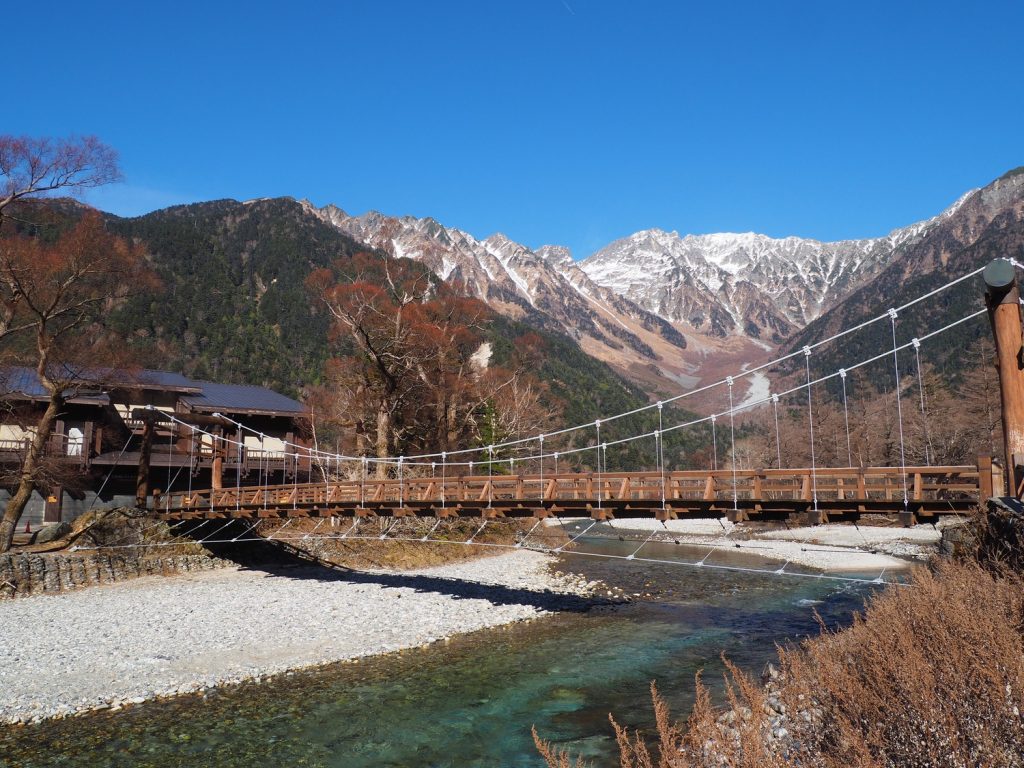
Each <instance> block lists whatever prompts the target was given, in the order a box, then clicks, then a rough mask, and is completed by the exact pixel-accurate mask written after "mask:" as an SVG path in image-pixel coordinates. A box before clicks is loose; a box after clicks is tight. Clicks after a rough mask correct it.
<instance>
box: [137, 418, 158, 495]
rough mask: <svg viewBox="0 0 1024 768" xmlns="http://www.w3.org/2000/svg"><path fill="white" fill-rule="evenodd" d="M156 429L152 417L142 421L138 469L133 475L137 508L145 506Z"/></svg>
mask: <svg viewBox="0 0 1024 768" xmlns="http://www.w3.org/2000/svg"><path fill="white" fill-rule="evenodd" d="M155 430H156V423H155V422H154V421H153V420H152V419H143V421H142V445H141V446H140V447H139V469H138V472H137V473H136V475H135V506H136V507H138V508H139V509H145V508H146V500H147V497H148V496H149V463H150V455H151V454H152V452H153V432H154V431H155Z"/></svg>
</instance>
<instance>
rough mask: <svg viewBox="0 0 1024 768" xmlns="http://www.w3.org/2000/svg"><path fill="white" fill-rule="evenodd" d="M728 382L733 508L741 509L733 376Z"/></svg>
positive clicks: (727, 379) (728, 378)
mask: <svg viewBox="0 0 1024 768" xmlns="http://www.w3.org/2000/svg"><path fill="white" fill-rule="evenodd" d="M726 383H727V384H728V385H729V442H730V444H731V448H730V450H731V451H732V461H731V464H732V508H733V510H736V509H739V497H738V496H737V487H736V415H735V411H734V409H733V402H732V376H729V377H727V378H726Z"/></svg>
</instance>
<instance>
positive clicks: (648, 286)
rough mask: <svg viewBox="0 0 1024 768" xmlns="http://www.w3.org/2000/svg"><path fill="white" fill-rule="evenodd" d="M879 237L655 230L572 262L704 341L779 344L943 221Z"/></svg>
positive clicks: (939, 218) (597, 280) (943, 216)
mask: <svg viewBox="0 0 1024 768" xmlns="http://www.w3.org/2000/svg"><path fill="white" fill-rule="evenodd" d="M964 199H965V198H961V200H958V201H957V202H956V203H954V205H953V206H951V207H950V208H949V209H948V210H947V211H945V212H943V213H942V214H940V215H939V216H937V217H935V218H934V219H930V220H928V221H925V222H919V223H917V224H913V225H911V226H909V227H905V228H902V229H897V230H895V231H893V232H891V233H890V234H889V235H888V236H886V237H884V238H875V239H864V240H844V241H839V242H834V243H824V242H820V241H818V240H809V239H804V238H799V237H786V238H781V239H776V238H770V237H767V236H766V235H759V234H755V233H752V232H749V233H745V234H730V233H721V234H712V235H686V236H685V237H683V236H680V235H679V234H678V233H676V232H664V231H662V230H659V229H651V230H645V231H642V232H637V233H636V234H633V235H630V236H629V237H626V238H623V239H621V240H617V241H615V242H613V243H611V244H610V245H608V246H606V247H605V248H602V249H601V250H599V251H597V252H596V253H595V254H593V255H592V256H590V257H588V258H587V259H585V260H584V261H583V262H581V263H580V267H581V269H582V270H583V271H584V272H585V273H586V274H587V275H588V276H589V277H590V278H591V279H592V280H593V281H594V282H595V283H598V284H599V285H602V286H605V287H607V288H610V289H612V290H613V291H615V292H617V293H619V294H621V295H623V296H626V297H627V298H629V299H632V300H633V301H635V302H636V303H637V304H639V305H640V306H642V307H644V308H645V309H647V310H650V311H651V312H654V313H656V314H658V315H660V316H661V317H663V318H665V319H666V320H669V321H672V322H678V323H684V324H686V325H687V326H690V327H691V328H693V329H695V330H697V331H700V332H703V333H706V334H710V335H713V336H728V335H735V334H738V335H746V336H750V337H752V338H755V339H763V340H766V341H770V342H774V343H780V342H782V341H784V340H785V339H786V338H787V337H788V336H790V335H791V334H792V333H794V332H795V331H797V330H799V329H801V328H803V327H804V326H805V325H807V323H808V322H810V321H812V320H814V319H815V318H816V317H818V316H819V315H820V314H821V312H822V310H823V309H824V308H825V307H827V306H828V305H830V304H831V303H832V302H834V301H836V300H838V299H840V298H842V297H844V296H846V295H847V294H848V293H850V292H851V291H852V290H854V289H855V288H856V287H857V286H858V285H861V284H863V283H865V282H867V281H869V280H870V279H871V278H872V277H873V276H874V275H877V274H878V273H879V272H880V271H881V270H883V269H884V268H885V267H886V266H887V265H888V264H889V262H890V261H891V259H892V258H893V255H894V254H895V253H896V252H897V251H898V250H899V249H900V248H901V247H903V246H905V245H906V244H908V243H911V242H914V241H916V240H918V239H920V238H921V237H922V236H923V235H924V234H925V233H927V232H928V231H929V230H930V229H931V228H933V227H934V226H936V225H937V224H938V223H939V222H941V221H943V220H945V219H946V218H948V217H949V216H951V215H953V213H955V211H956V210H957V209H958V207H959V206H960V205H961V204H962V202H963V200H964Z"/></svg>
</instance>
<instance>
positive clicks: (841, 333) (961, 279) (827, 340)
mask: <svg viewBox="0 0 1024 768" xmlns="http://www.w3.org/2000/svg"><path fill="white" fill-rule="evenodd" d="M982 269H983V268H979V269H976V270H974V271H972V272H969V273H967V274H965V275H962V276H960V277H958V278H955V279H953V280H951V281H949V282H947V283H946V284H944V285H942V286H939V287H938V288H936V289H934V290H932V291H929V292H928V293H925V294H922V295H921V296H918V297H916V298H914V299H912V300H910V301H908V302H906V303H905V304H902V305H901V306H899V307H897V308H896V311H902V310H903V309H906V308H908V307H911V306H914V305H915V304H918V303H920V302H922V301H925V300H927V299H929V298H931V297H933V296H935V295H937V294H939V293H941V292H943V291H945V290H948V289H950V288H952V287H954V286H956V285H959V284H960V283H962V282H964V281H965V280H968V279H970V278H972V277H974V276H975V275H978V274H980V273H981V272H982ZM887 317H888V313H886V314H884V315H879V316H878V317H874V318H871V319H869V320H865V321H864V322H862V323H859V324H857V325H854V326H852V327H850V328H847V329H845V330H842V331H839V332H837V333H835V334H833V335H832V336H829V337H827V338H825V339H821V340H820V341H816V342H814V343H813V344H810V345H807V348H809V349H811V350H814V349H817V348H818V347H821V346H823V345H825V344H829V343H831V342H833V341H836V340H837V339H840V338H843V337H845V336H848V335H849V334H851V333H855V332H857V331H859V330H862V329H864V328H867V327H869V326H871V325H873V324H874V323H877V322H880V321H882V320H885V319H886V318H887ZM799 354H800V352H799V351H795V352H790V353H789V354H786V355H782V356H780V357H778V358H775V359H774V360H771V361H769V362H766V363H763V364H761V365H759V366H757V367H755V368H749V369H748V370H745V371H738V372H736V373H734V374H733V378H734V379H739V378H743V377H745V376H751V375H753V374H755V373H759V372H760V371H763V370H766V369H768V368H771V367H772V366H775V365H778V364H779V363H782V362H785V361H786V360H790V359H792V358H794V357H797V356H798V355H799ZM723 384H725V379H721V380H719V381H716V382H713V383H711V384H707V385H705V386H703V387H700V388H698V389H694V390H690V391H688V392H684V393H682V394H679V395H675V396H674V397H671V398H669V399H667V400H665V401H663V402H664V403H666V404H667V403H673V402H677V401H679V400H682V399H684V398H687V397H693V396H694V395H697V394H700V393H702V392H706V391H708V390H710V389H713V388H714V387H717V386H721V385H723ZM654 407H655V404H654V403H651V404H649V405H645V406H641V407H639V408H634V409H632V410H630V411H624V412H622V413H618V414H614V415H612V416H605V417H604V418H603V419H602V420H603V421H605V422H606V423H607V422H609V421H615V420H617V419H622V418H626V417H628V416H633V415H636V414H638V413H642V412H644V411H647V410H649V409H651V408H654ZM222 416H223V415H222ZM223 418H226V419H227V420H228V421H232V422H233V423H235V424H237V425H239V426H241V427H242V428H244V429H249V430H250V431H251V428H249V427H246V426H245V425H244V424H239V422H234V421H233V420H232V419H230V418H228V417H226V416H223ZM591 423H592V422H591ZM591 423H587V424H580V425H576V426H573V427H565V428H563V429H560V430H557V431H555V432H551V433H548V437H556V436H560V435H565V434H569V433H572V432H576V431H579V430H582V429H587V428H588V427H589V426H590V425H591ZM535 439H536V435H533V436H529V437H524V438H518V439H516V440H508V441H505V442H502V443H496V444H495V445H494V447H495V448H496V449H503V448H510V447H513V446H517V445H523V444H526V443H529V442H532V441H533V440H535ZM286 445H293V446H294V445H295V444H293V443H287V442H286ZM295 447H298V448H300V449H302V450H309V449H308V448H307V447H306V446H295ZM478 450H479V449H477V448H465V449H461V450H458V451H448V453H449V455H461V454H468V453H475V452H477V451H478ZM439 455H440V454H439V453H420V454H413V455H411V456H407V457H406V458H407V459H431V458H437V457H438V456H439ZM346 458H348V459H354V458H357V457H351V456H350V457H346ZM372 461H374V462H383V463H393V459H389V458H374V459H372Z"/></svg>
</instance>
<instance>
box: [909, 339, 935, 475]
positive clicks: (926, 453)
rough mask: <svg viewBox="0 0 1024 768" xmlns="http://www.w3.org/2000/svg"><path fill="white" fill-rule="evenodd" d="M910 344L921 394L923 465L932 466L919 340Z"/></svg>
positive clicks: (912, 340) (930, 436) (930, 437)
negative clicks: (912, 348)
mask: <svg viewBox="0 0 1024 768" xmlns="http://www.w3.org/2000/svg"><path fill="white" fill-rule="evenodd" d="M910 343H911V344H913V345H914V357H915V358H916V359H917V389H918V392H919V393H920V394H921V423H922V424H923V425H924V463H925V464H926V465H927V466H929V467H930V466H931V464H932V455H933V453H934V452H933V450H932V435H931V429H929V426H928V412H927V410H926V409H925V406H924V379H923V378H922V377H921V341H920V340H919V339H916V338H915V339H911V341H910Z"/></svg>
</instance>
